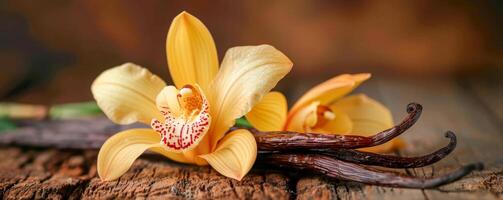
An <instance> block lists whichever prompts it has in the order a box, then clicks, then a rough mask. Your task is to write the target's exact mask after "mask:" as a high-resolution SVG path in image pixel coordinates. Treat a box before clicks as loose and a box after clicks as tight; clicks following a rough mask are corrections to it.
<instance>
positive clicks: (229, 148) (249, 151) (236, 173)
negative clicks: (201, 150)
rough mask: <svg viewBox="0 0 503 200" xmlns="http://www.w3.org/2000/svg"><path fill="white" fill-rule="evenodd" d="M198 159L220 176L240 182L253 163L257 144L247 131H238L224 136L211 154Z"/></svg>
mask: <svg viewBox="0 0 503 200" xmlns="http://www.w3.org/2000/svg"><path fill="white" fill-rule="evenodd" d="M200 157H201V158H203V159H205V160H206V161H208V163H209V164H210V165H211V166H212V167H213V169H215V170H216V171H218V172H219V173H220V174H222V175H224V176H227V177H229V178H233V179H236V180H241V179H242V178H243V177H244V176H245V175H246V174H247V173H248V172H249V171H250V169H251V168H252V166H253V163H255V159H256V158H257V143H256V141H255V137H253V134H251V133H250V132H249V131H248V130H245V129H238V130H235V131H232V132H231V133H229V134H228V135H226V136H225V137H224V138H223V139H222V141H220V143H219V145H218V147H217V149H216V150H215V151H214V152H213V153H210V154H206V155H201V156H200Z"/></svg>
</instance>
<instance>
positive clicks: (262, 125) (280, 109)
mask: <svg viewBox="0 0 503 200" xmlns="http://www.w3.org/2000/svg"><path fill="white" fill-rule="evenodd" d="M287 112H288V105H287V102H286V97H285V96H284V95H283V94H281V92H269V93H267V94H266V95H265V96H264V98H262V100H261V101H260V102H259V103H258V104H257V105H255V106H254V107H253V109H252V110H251V111H250V112H249V113H248V114H246V119H247V120H248V122H250V124H252V125H253V127H255V128H256V129H258V130H260V131H281V130H282V129H283V126H284V125H285V121H286V114H287Z"/></svg>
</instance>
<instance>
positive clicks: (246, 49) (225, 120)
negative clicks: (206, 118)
mask: <svg viewBox="0 0 503 200" xmlns="http://www.w3.org/2000/svg"><path fill="white" fill-rule="evenodd" d="M291 68H292V62H291V61H290V60H289V59H288V58H287V57H286V56H285V55H284V54H283V53H281V52H280V51H278V50H276V49H275V48H274V47H272V46H269V45H260V46H242V47H234V48H231V49H229V50H228V51H227V53H226V54H225V57H224V60H223V62H222V66H221V69H220V71H219V72H218V74H217V76H216V77H215V80H214V82H213V84H212V86H211V93H208V96H209V100H210V108H211V116H212V117H213V120H212V122H213V123H212V125H211V128H210V132H211V134H212V135H211V146H212V148H214V147H215V145H216V143H217V142H218V140H220V139H221V138H222V137H223V136H224V134H225V132H226V131H227V130H228V129H229V128H230V127H231V126H233V125H234V122H235V119H237V118H240V117H242V116H243V115H245V114H246V113H248V112H249V111H250V110H251V109H252V108H253V106H254V105H255V104H257V103H258V102H259V101H260V100H261V99H262V97H263V96H264V95H265V94H267V92H269V91H270V90H271V89H272V88H273V87H274V86H275V85H276V84H277V83H278V81H279V80H281V79H282V78H283V77H284V76H285V75H286V74H287V73H288V72H289V71H290V69H291Z"/></svg>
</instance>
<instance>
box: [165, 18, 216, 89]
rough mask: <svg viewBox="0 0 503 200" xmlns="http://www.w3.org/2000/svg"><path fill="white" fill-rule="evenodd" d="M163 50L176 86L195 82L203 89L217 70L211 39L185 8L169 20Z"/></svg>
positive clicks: (203, 27)
mask: <svg viewBox="0 0 503 200" xmlns="http://www.w3.org/2000/svg"><path fill="white" fill-rule="evenodd" d="M166 53H167V58H168V65H169V71H170V73H171V78H172V79H173V81H174V82H175V85H176V86H177V87H178V88H182V87H183V86H184V85H186V84H196V83H197V84H199V85H200V86H201V87H202V88H203V91H207V89H208V87H209V84H210V83H211V81H212V80H213V79H214V78H215V76H216V74H217V72H218V56H217V49H216V47H215V43H214V42H213V38H212V37H211V34H210V32H209V31H208V29H207V28H206V26H204V24H203V23H202V22H201V21H200V20H199V19H197V18H196V17H194V16H192V15H191V14H189V13H187V12H182V13H180V14H179V15H178V16H176V17H175V19H174V20H173V22H172V23H171V27H170V28H169V31H168V36H167V39H166Z"/></svg>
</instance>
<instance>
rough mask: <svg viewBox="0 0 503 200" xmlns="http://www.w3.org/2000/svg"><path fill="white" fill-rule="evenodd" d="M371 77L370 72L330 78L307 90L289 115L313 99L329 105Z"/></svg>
mask: <svg viewBox="0 0 503 200" xmlns="http://www.w3.org/2000/svg"><path fill="white" fill-rule="evenodd" d="M369 78H370V74H343V75H339V76H336V77H334V78H332V79H329V80H327V81H325V82H323V83H321V84H319V85H317V86H315V87H313V88H311V89H310V90H309V91H308V92H306V93H305V94H304V95H303V96H302V97H301V98H300V99H299V100H298V101H297V102H296V103H295V104H294V105H293V107H292V109H290V113H289V116H288V117H290V115H294V114H295V113H296V112H297V111H298V110H299V109H300V108H301V107H304V106H306V105H308V104H310V103H311V102H313V101H319V102H320V104H322V105H329V103H332V102H334V101H335V100H337V99H339V98H341V97H343V96H345V95H347V94H349V93H350V92H351V91H353V90H354V89H355V88H356V87H358V86H359V85H360V84H361V83H362V82H363V81H365V80H367V79H369Z"/></svg>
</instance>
